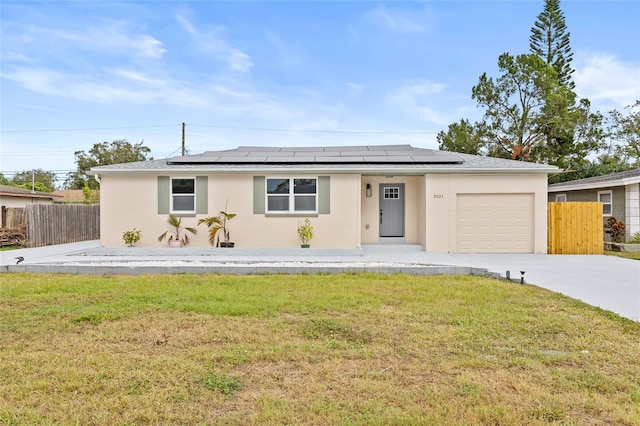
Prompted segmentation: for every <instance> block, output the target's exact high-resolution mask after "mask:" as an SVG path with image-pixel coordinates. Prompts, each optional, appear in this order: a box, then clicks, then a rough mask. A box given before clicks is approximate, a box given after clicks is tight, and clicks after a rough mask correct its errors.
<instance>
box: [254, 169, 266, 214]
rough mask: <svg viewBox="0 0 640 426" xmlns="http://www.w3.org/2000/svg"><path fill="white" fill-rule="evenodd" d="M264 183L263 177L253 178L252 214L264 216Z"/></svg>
mask: <svg viewBox="0 0 640 426" xmlns="http://www.w3.org/2000/svg"><path fill="white" fill-rule="evenodd" d="M265 191H266V182H265V179H264V176H254V177H253V214H264V212H265V206H264V197H265Z"/></svg>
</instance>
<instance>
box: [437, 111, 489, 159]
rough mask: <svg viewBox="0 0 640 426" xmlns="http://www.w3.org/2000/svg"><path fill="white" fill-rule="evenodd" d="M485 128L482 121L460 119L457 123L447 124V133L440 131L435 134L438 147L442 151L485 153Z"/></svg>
mask: <svg viewBox="0 0 640 426" xmlns="http://www.w3.org/2000/svg"><path fill="white" fill-rule="evenodd" d="M484 134H485V128H484V126H483V123H475V124H471V123H470V122H469V120H467V119H462V120H460V122H459V123H453V124H449V128H448V130H447V133H445V132H443V131H440V132H439V133H438V135H437V136H436V139H437V141H438V149H440V150H442V151H452V152H463V153H465V154H474V155H484V154H485V140H484Z"/></svg>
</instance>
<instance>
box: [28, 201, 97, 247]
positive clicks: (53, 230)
mask: <svg viewBox="0 0 640 426" xmlns="http://www.w3.org/2000/svg"><path fill="white" fill-rule="evenodd" d="M26 211H27V242H28V244H29V247H41V246H49V245H53V244H65V243H75V242H79V241H89V240H97V239H100V206H98V205H81V204H29V205H27V208H26Z"/></svg>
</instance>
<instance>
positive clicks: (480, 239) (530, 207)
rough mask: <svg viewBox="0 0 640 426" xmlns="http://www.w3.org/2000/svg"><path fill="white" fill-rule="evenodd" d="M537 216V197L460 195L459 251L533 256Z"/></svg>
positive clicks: (458, 217) (457, 200) (458, 211)
mask: <svg viewBox="0 0 640 426" xmlns="http://www.w3.org/2000/svg"><path fill="white" fill-rule="evenodd" d="M533 216H534V203H533V194H458V196H457V198H456V247H457V251H458V252H466V253H533V246H534V244H533V238H534V236H533V235H534V232H533V226H534V220H533Z"/></svg>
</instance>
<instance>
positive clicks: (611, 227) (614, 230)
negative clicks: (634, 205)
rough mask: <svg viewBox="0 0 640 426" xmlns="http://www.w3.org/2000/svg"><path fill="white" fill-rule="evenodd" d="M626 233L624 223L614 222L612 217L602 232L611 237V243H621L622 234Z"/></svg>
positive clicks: (622, 239)
mask: <svg viewBox="0 0 640 426" xmlns="http://www.w3.org/2000/svg"><path fill="white" fill-rule="evenodd" d="M626 231H627V227H626V226H625V224H624V222H621V221H619V220H616V218H615V217H613V216H611V217H610V218H609V219H607V226H606V228H605V231H604V232H606V233H607V234H609V235H611V241H612V242H614V243H622V242H623V241H624V234H625V232H626Z"/></svg>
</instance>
